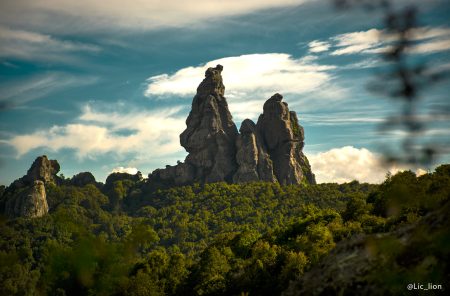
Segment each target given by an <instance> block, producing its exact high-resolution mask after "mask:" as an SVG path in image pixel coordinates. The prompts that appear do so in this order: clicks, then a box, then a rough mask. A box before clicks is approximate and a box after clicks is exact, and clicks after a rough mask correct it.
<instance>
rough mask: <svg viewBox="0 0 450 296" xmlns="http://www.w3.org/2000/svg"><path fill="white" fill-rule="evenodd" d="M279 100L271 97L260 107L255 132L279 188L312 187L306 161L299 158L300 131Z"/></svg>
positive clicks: (301, 146)
mask: <svg viewBox="0 0 450 296" xmlns="http://www.w3.org/2000/svg"><path fill="white" fill-rule="evenodd" d="M282 99H283V96H282V95H280V94H278V93H277V94H275V95H273V96H272V97H271V98H270V99H268V100H267V101H266V103H265V104H264V112H263V114H261V115H260V116H259V118H258V123H257V129H258V132H259V134H260V135H261V138H262V139H261V140H262V142H263V143H264V144H265V146H266V147H267V151H268V153H269V155H270V158H271V160H272V162H273V170H274V174H275V176H276V178H277V180H278V182H280V183H281V184H299V183H302V182H303V180H306V182H307V183H310V184H314V183H315V178H314V175H313V174H312V172H311V167H310V165H309V163H308V159H307V158H306V156H305V155H304V154H303V146H304V139H305V135H304V130H303V127H302V126H300V125H299V123H298V119H297V114H296V113H295V112H292V111H289V108H288V104H287V103H286V102H282Z"/></svg>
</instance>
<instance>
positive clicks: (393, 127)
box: [334, 0, 450, 166]
mask: <svg viewBox="0 0 450 296" xmlns="http://www.w3.org/2000/svg"><path fill="white" fill-rule="evenodd" d="M334 2H335V5H336V6H337V7H338V8H340V9H350V8H362V9H364V10H366V11H367V12H368V13H373V12H381V13H382V15H383V18H384V19H383V26H384V28H383V30H382V32H383V36H382V37H383V39H384V41H385V43H386V44H387V46H386V47H383V48H381V49H380V53H381V55H382V58H383V60H384V61H385V62H386V64H387V70H386V71H384V72H383V73H382V74H380V76H379V77H378V79H377V80H376V81H374V82H373V83H372V84H370V85H369V90H370V91H372V92H375V93H379V94H382V95H383V96H387V97H389V98H390V99H391V100H394V101H397V102H399V103H400V106H401V107H400V108H401V109H400V110H399V112H396V113H394V115H392V116H389V117H387V118H385V121H384V122H383V123H382V124H381V125H380V131H381V132H382V133H383V134H384V135H388V134H389V133H391V134H394V135H396V136H399V137H400V138H401V143H400V145H397V144H396V145H391V147H388V146H387V145H386V146H385V147H383V150H384V151H383V153H384V156H385V160H386V161H387V162H388V163H392V162H395V163H400V164H407V165H413V166H420V165H425V166H429V165H432V164H433V163H435V162H436V161H437V158H438V156H439V155H440V154H444V153H448V152H450V151H449V148H448V147H449V146H450V145H449V144H450V143H449V140H448V139H440V140H437V138H436V137H434V138H433V137H432V139H427V137H428V134H429V133H427V131H429V130H430V126H432V125H433V124H438V125H439V124H440V126H442V125H444V127H445V124H447V123H448V122H449V121H450V105H449V103H448V100H445V101H443V103H440V104H435V106H434V108H430V110H428V111H427V112H425V110H426V108H423V109H425V110H423V109H422V108H420V106H419V103H424V98H423V97H422V94H423V93H424V91H425V90H428V89H430V88H432V87H433V86H435V85H436V83H438V82H441V81H442V80H443V79H445V78H447V76H448V71H446V69H445V68H444V69H437V68H438V67H436V65H435V64H432V63H431V57H430V55H427V56H426V58H425V59H424V58H422V59H413V58H412V53H413V52H414V47H415V46H416V45H417V38H416V37H417V35H418V34H420V31H421V30H420V27H419V18H418V8H417V7H416V6H414V5H407V6H399V5H397V6H396V5H394V4H395V3H394V2H395V1H387V0H378V1H377V0H334ZM447 95H448V94H447ZM425 103H426V102H425ZM444 137H445V133H444ZM392 146H393V148H394V149H392Z"/></svg>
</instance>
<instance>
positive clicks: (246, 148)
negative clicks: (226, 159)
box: [233, 119, 277, 183]
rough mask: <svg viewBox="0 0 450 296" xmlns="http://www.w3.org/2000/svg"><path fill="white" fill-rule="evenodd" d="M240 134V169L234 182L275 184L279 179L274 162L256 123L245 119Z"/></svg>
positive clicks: (238, 141)
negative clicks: (266, 182)
mask: <svg viewBox="0 0 450 296" xmlns="http://www.w3.org/2000/svg"><path fill="white" fill-rule="evenodd" d="M239 132H240V135H239V136H238V138H237V140H236V147H237V153H236V161H237V163H238V169H237V171H236V173H235V174H234V176H233V182H235V183H242V182H251V181H269V182H275V181H276V180H277V179H276V177H275V175H274V174H273V163H272V160H271V159H270V155H269V154H268V153H267V151H266V148H265V146H264V145H263V143H262V142H261V135H260V134H259V132H258V130H257V127H256V125H255V123H254V122H253V121H251V120H250V119H245V120H244V121H243V122H242V124H241V128H240V129H239Z"/></svg>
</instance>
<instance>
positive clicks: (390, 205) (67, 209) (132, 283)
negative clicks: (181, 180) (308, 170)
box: [0, 165, 450, 295]
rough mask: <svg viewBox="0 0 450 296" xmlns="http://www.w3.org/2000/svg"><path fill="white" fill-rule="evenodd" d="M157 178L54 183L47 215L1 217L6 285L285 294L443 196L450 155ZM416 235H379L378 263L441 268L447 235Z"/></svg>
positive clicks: (8, 288) (423, 270)
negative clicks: (440, 161)
mask: <svg viewBox="0 0 450 296" xmlns="http://www.w3.org/2000/svg"><path fill="white" fill-rule="evenodd" d="M152 186H153V185H149V184H146V183H145V182H143V181H141V180H140V179H139V178H124V177H123V176H121V175H120V176H119V175H118V176H115V177H114V178H112V179H110V180H109V182H107V184H106V185H105V186H104V187H97V186H94V185H86V186H84V187H75V186H71V185H61V186H56V185H48V186H46V189H47V199H48V204H49V208H50V213H49V215H46V216H44V217H42V218H36V219H30V220H27V219H15V220H10V221H5V220H2V221H0V281H1V283H2V285H0V294H2V295H36V294H39V295H46V294H60V295H247V294H248V295H279V294H281V292H282V291H284V290H285V289H286V287H287V286H288V285H289V282H290V281H292V280H295V279H296V278H297V277H300V276H302V274H303V273H304V272H306V271H307V270H309V269H310V268H311V267H313V266H314V265H316V264H318V262H320V260H321V259H322V258H324V257H325V256H327V255H328V254H329V252H330V251H331V250H332V249H333V248H334V247H335V245H336V244H337V243H339V242H340V241H342V240H345V239H348V238H350V237H352V236H353V235H355V234H359V233H376V232H386V231H389V230H391V229H393V228H395V227H397V226H398V225H401V224H404V223H413V222H415V221H418V220H419V219H421V217H422V216H423V215H425V214H426V213H428V212H430V211H432V210H433V209H435V208H438V207H440V206H441V205H442V204H443V203H445V202H446V201H447V200H448V197H449V196H450V188H449V187H450V166H448V165H446V166H441V167H439V168H438V169H436V172H435V173H433V174H427V175H424V176H421V177H418V178H417V177H416V176H415V175H414V174H412V173H410V172H403V173H399V174H397V175H395V176H390V177H389V178H388V179H387V180H386V181H385V182H384V183H383V184H382V185H380V186H376V185H370V184H360V183H358V182H356V181H355V182H351V183H347V184H341V185H338V184H320V185H309V186H307V187H305V186H301V185H298V186H294V185H289V186H281V185H280V184H276V183H264V182H256V183H249V184H226V183H213V184H205V185H199V184H194V185H191V186H183V187H175V188H167V189H156V190H153V189H152V188H154V186H153V187H152ZM0 189H1V188H0ZM416 241H417V243H416V245H415V249H414V252H412V253H411V251H408V250H407V249H405V248H402V247H401V244H400V245H399V244H397V243H396V242H395V241H394V242H393V243H388V242H386V243H381V241H380V243H379V244H378V245H379V247H380V249H379V252H386V253H389V252H390V255H389V256H391V257H389V258H391V259H389V260H393V261H395V264H396V265H395V266H390V265H389V262H390V261H389V260H388V261H387V263H383V264H384V265H383V264H381V265H380V266H384V267H380V268H381V269H382V270H383V271H386V269H387V268H393V270H396V271H399V272H403V271H404V270H403V268H404V267H403V266H412V268H413V270H414V272H417V273H419V274H425V275H427V276H429V275H430V272H434V273H440V272H443V271H442V270H441V269H440V268H441V265H439V264H438V263H437V262H440V260H446V259H448V254H447V253H445V252H444V253H443V252H442V250H441V248H445V246H448V238H446V237H445V235H444V234H442V235H435V236H433V239H432V240H431V239H429V238H426V237H425V236H424V235H423V234H420V233H417V234H416ZM421 242H427V245H421ZM383 245H385V247H384V248H383ZM447 249H448V248H447ZM392 250H394V251H392ZM427 252H428V253H427ZM430 252H431V253H430ZM427 254H428V255H427ZM411 256H412V257H411ZM445 256H447V257H445ZM405 258H418V259H417V260H418V261H417V260H416V261H417V262H421V263H420V264H419V265H417V264H415V263H414V264H413V263H411V262H410V261H411V260H408V259H405ZM414 262H415V261H414ZM386 264H387V265H386ZM405 268H406V267H405ZM430 270H431V271H430ZM407 274H409V273H407ZM411 274H412V273H411ZM391 276H392V274H391ZM408 279H413V277H412V275H411V276H410V277H409V278H408ZM394 288H395V287H394ZM394 288H393V289H394Z"/></svg>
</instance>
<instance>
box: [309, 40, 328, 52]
mask: <svg viewBox="0 0 450 296" xmlns="http://www.w3.org/2000/svg"><path fill="white" fill-rule="evenodd" d="M308 46H309V51H310V52H313V53H317V52H323V51H327V50H328V49H329V48H330V43H328V42H324V41H319V40H314V41H311V42H310V43H309V44H308Z"/></svg>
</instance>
